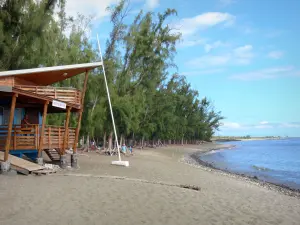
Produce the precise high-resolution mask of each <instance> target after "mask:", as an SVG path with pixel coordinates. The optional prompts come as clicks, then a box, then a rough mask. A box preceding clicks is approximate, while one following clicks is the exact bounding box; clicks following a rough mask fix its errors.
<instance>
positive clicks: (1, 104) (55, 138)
mask: <svg viewBox="0 0 300 225" xmlns="http://www.w3.org/2000/svg"><path fill="white" fill-rule="evenodd" d="M101 65H102V63H101V62H96V63H85V64H76V65H67V66H55V67H44V68H35V69H24V70H14V71H4V72H0V153H1V152H2V153H1V155H0V161H2V162H1V168H2V170H4V171H5V170H8V169H9V166H10V165H9V157H10V155H15V156H19V157H21V156H23V155H26V156H27V157H29V158H31V159H33V160H36V161H37V162H38V163H39V164H41V163H43V160H42V159H43V158H42V153H43V152H45V153H46V154H47V155H48V156H49V158H50V159H51V160H60V162H61V166H62V167H65V166H66V149H70V148H72V149H73V155H72V157H71V162H72V166H73V167H77V155H76V148H77V143H78V136H79V130H80V124H81V118H82V111H83V103H84V95H85V91H86V87H87V81H88V72H89V71H90V70H92V69H94V68H96V67H99V66H101ZM81 73H85V79H84V84H83V87H82V90H81V91H80V90H77V89H75V88H70V87H54V86H50V85H52V84H54V83H56V82H59V81H62V80H65V79H68V78H70V77H73V76H76V75H78V74H81ZM49 113H65V115H66V119H65V124H64V126H49V125H46V117H47V114H49ZM71 113H76V114H77V115H78V123H77V127H75V128H71V127H69V119H70V114H71ZM26 121H27V122H28V121H29V122H30V123H29V124H28V123H27V122H26Z"/></svg>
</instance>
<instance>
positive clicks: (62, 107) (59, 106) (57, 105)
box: [52, 100, 67, 109]
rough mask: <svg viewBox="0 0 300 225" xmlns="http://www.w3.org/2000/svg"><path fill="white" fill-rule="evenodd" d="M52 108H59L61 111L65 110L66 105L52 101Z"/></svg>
mask: <svg viewBox="0 0 300 225" xmlns="http://www.w3.org/2000/svg"><path fill="white" fill-rule="evenodd" d="M52 106H54V107H57V108H61V109H65V108H66V107H67V105H66V103H64V102H60V101H56V100H53V101H52Z"/></svg>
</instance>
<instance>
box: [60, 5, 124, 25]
mask: <svg viewBox="0 0 300 225" xmlns="http://www.w3.org/2000/svg"><path fill="white" fill-rule="evenodd" d="M118 2H119V0H101V1H99V0H76V3H75V2H74V1H67V2H66V13H67V15H68V16H74V17H75V16H76V15H77V13H80V14H83V15H92V16H93V17H94V19H96V20H100V19H102V18H103V17H105V16H108V15H109V12H108V11H107V10H106V8H107V7H108V6H110V5H112V4H116V3H118Z"/></svg>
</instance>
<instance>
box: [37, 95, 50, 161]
mask: <svg viewBox="0 0 300 225" xmlns="http://www.w3.org/2000/svg"><path fill="white" fill-rule="evenodd" d="M48 104H49V102H48V101H45V103H44V111H43V119H42V127H41V133H40V141H39V151H38V157H39V158H40V157H41V155H42V151H43V144H44V135H45V125H46V118H47V111H48Z"/></svg>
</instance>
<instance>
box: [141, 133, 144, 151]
mask: <svg viewBox="0 0 300 225" xmlns="http://www.w3.org/2000/svg"><path fill="white" fill-rule="evenodd" d="M143 148H144V136H143V137H142V146H141V149H143Z"/></svg>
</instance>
